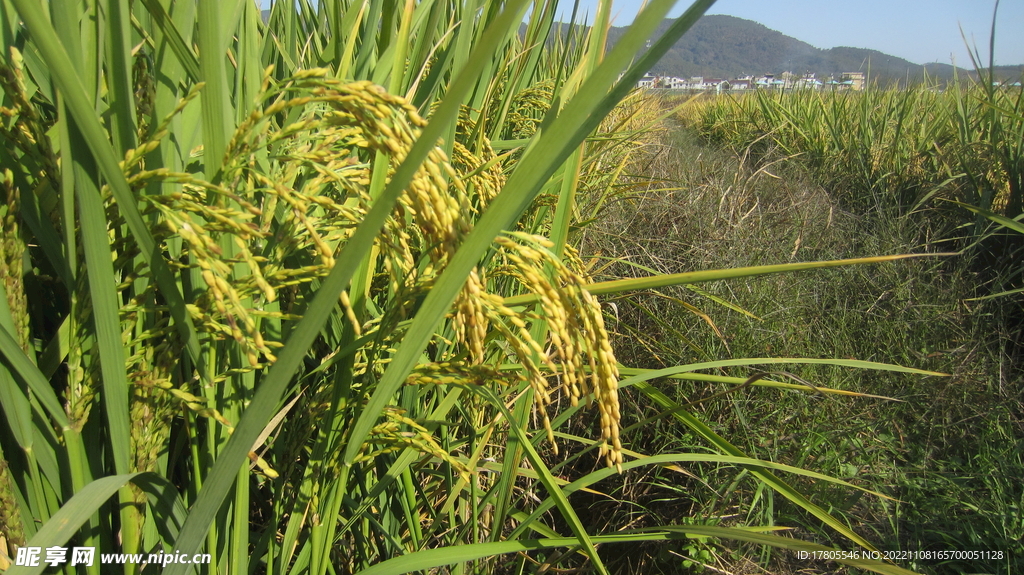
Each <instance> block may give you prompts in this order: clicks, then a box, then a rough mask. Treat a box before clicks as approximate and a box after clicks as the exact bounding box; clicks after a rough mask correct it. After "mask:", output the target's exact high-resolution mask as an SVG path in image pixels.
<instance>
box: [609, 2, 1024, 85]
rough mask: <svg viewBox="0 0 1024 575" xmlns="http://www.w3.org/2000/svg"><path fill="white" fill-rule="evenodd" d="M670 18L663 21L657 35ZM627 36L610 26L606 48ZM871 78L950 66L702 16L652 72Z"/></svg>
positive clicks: (947, 71) (1009, 73)
mask: <svg viewBox="0 0 1024 575" xmlns="http://www.w3.org/2000/svg"><path fill="white" fill-rule="evenodd" d="M671 22H672V21H671V20H666V21H665V22H663V23H662V27H661V29H660V30H659V33H660V32H661V31H663V30H664V29H666V28H667V27H668V26H669V24H671ZM624 32H625V27H613V28H612V29H611V31H610V33H609V40H610V44H612V45H614V43H615V42H616V41H617V40H618V39H619V38H620V37H621V36H622V34H623V33H624ZM869 66H870V74H871V77H872V79H873V80H875V81H877V82H879V83H881V84H888V83H890V82H893V81H901V82H902V81H906V80H908V79H909V80H910V81H912V82H917V81H920V80H921V79H923V78H924V73H925V71H926V70H927V73H928V76H929V77H931V78H934V79H937V80H943V81H944V80H949V79H951V78H952V77H953V73H954V68H953V66H951V65H949V64H938V63H933V64H926V65H921V64H915V63H913V62H910V61H907V60H904V59H902V58H898V57H896V56H891V55H889V54H885V53H882V52H879V51H877V50H869V49H865V48H850V47H846V46H843V47H837V48H830V49H820V48H815V47H814V46H812V45H810V44H808V43H806V42H802V41H800V40H797V39H796V38H791V37H789V36H786V35H785V34H782V33H781V32H777V31H775V30H772V29H770V28H768V27H766V26H764V25H762V24H758V23H757V22H754V21H751V20H744V19H742V18H736V17H734V16H724V15H712V16H705V17H703V18H701V19H700V21H698V22H697V24H695V25H694V27H693V28H692V29H691V30H690V32H689V33H688V34H686V35H685V36H683V38H682V39H681V40H680V41H679V42H677V43H676V45H675V46H673V47H672V49H671V50H669V52H668V54H666V55H665V57H664V58H662V59H661V61H660V62H659V63H658V65H657V66H655V67H654V69H652V70H651V71H652V72H653V73H655V74H658V75H666V76H679V77H689V76H709V77H721V78H736V77H740V76H744V75H754V76H756V75H760V74H781V73H783V72H793V73H796V74H804V73H808V72H813V73H815V74H817V75H818V76H819V77H827V76H830V75H839V74H842V73H844V72H858V71H859V72H868V71H869V70H868V68H869ZM1022 72H1024V66H1020V65H1018V66H1001V67H998V68H997V69H996V75H997V76H999V77H1003V78H1012V79H1019V77H1020V75H1021V73H1022Z"/></svg>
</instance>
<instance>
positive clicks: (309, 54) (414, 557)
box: [0, 0, 930, 575]
mask: <svg viewBox="0 0 1024 575" xmlns="http://www.w3.org/2000/svg"><path fill="white" fill-rule="evenodd" d="M712 3H713V2H712V1H711V0H699V1H697V2H695V3H694V4H693V6H691V7H690V9H689V10H688V11H687V12H686V13H685V14H684V15H683V16H682V17H680V18H679V19H677V20H676V21H675V22H674V23H673V24H672V26H671V27H669V29H668V31H667V32H666V33H665V34H664V35H663V36H662V37H660V38H658V39H656V40H655V41H654V42H653V43H652V44H651V47H650V48H649V49H647V50H646V51H645V52H644V53H643V55H640V56H638V55H637V54H639V53H640V52H641V50H642V49H643V48H644V47H645V46H646V44H647V42H648V39H649V38H650V37H651V35H652V34H653V32H654V30H655V28H656V27H657V26H658V25H659V24H660V23H661V21H662V20H663V18H664V17H665V15H666V14H667V13H668V10H669V9H670V8H671V6H672V4H673V2H669V1H664V0H662V1H653V2H650V3H648V6H647V7H646V8H645V9H644V10H643V11H642V12H641V13H640V15H638V17H637V19H636V21H635V22H634V24H633V26H632V27H631V29H630V31H629V32H628V33H627V34H626V35H625V36H624V37H623V38H622V39H621V40H620V41H619V42H618V43H617V44H616V46H615V48H614V49H613V50H611V51H608V52H607V53H606V50H605V42H604V39H605V34H604V33H605V30H606V28H607V25H608V20H609V14H610V2H602V3H601V5H600V8H599V9H598V11H597V13H596V15H595V20H594V25H593V26H592V27H589V28H586V29H584V28H581V27H579V26H573V25H571V23H570V26H568V27H567V28H562V27H560V26H559V25H557V24H556V23H555V22H554V14H555V8H556V3H555V2H528V1H526V0H511V1H508V2H502V3H493V2H483V1H481V0H464V1H460V2H442V1H439V0H420V1H414V0H406V1H405V2H386V1H383V0H366V1H355V0H352V1H344V0H339V1H336V2H323V3H319V4H316V5H314V4H313V3H310V2H308V1H306V0H300V1H299V2H297V3H280V2H278V3H274V4H273V7H272V8H271V10H270V13H269V18H268V19H267V20H266V22H264V20H263V18H262V17H261V16H262V15H261V13H260V11H259V9H258V7H257V5H256V4H255V3H253V2H251V1H249V0H238V1H234V2H215V1H213V0H199V1H198V2H195V3H192V2H171V1H169V0H141V1H139V2H134V3H129V2H124V1H119V0H101V1H97V2H92V1H87V2H74V1H70V0H54V1H53V2H50V3H47V4H42V3H40V2H38V1H36V0H2V2H0V11H2V18H0V26H2V29H0V34H2V35H3V38H4V52H3V57H2V64H0V83H2V87H3V104H2V105H3V107H2V112H3V113H2V117H0V120H2V128H0V133H2V134H3V136H4V138H5V142H6V145H5V146H3V147H2V149H0V164H2V166H3V170H4V171H3V193H4V195H3V197H4V204H3V207H2V208H0V217H2V219H3V229H2V234H3V236H2V242H0V248H2V250H3V251H2V254H0V256H2V257H0V277H2V278H3V281H2V282H0V288H2V290H3V295H4V297H2V298H0V302H3V305H0V358H2V365H0V408H2V410H3V412H4V416H5V420H4V421H5V423H4V424H3V426H2V428H0V450H2V451H0V502H2V506H0V533H2V535H3V538H4V543H5V544H6V545H5V546H4V547H5V548H4V549H2V550H3V551H4V552H5V553H4V555H3V556H0V559H2V560H3V561H5V562H7V563H8V564H9V563H10V562H11V561H12V560H15V561H18V562H19V564H18V565H16V566H13V567H11V568H10V570H9V571H10V573H41V572H42V571H43V570H44V569H45V568H46V567H47V564H46V562H45V561H35V562H31V561H28V556H27V554H26V553H25V552H24V551H23V550H25V549H29V548H40V549H42V548H49V547H62V546H63V547H71V546H72V545H73V546H82V547H90V548H94V549H98V550H99V553H115V552H117V553H125V554H142V555H143V556H146V557H148V556H149V554H163V555H164V556H168V555H173V556H174V557H179V556H185V557H192V556H193V555H194V554H196V553H200V552H201V553H206V554H208V557H209V562H204V563H203V564H201V565H192V564H188V563H179V562H173V563H170V564H164V565H162V567H164V572H165V573H168V574H171V575H174V574H181V573H186V572H192V571H197V570H198V571H200V572H203V573H256V572H260V573H268V574H269V573H275V574H276V573H279V574H286V573H306V572H311V573H317V574H323V573H329V572H330V573H339V572H341V573H349V572H353V573H354V572H361V573H399V572H407V571H410V570H425V569H431V568H434V567H441V566H448V565H452V567H451V569H452V570H453V571H457V572H466V571H480V572H484V571H489V570H492V569H494V568H497V567H498V566H499V565H500V564H501V561H502V560H501V559H499V558H498V557H500V556H502V555H507V554H511V559H507V561H509V562H511V564H515V565H517V566H518V568H520V569H522V568H525V566H526V565H527V564H529V563H530V562H531V561H538V560H539V561H542V562H562V563H564V564H566V565H583V564H584V563H589V564H590V566H591V568H593V569H594V570H596V571H597V572H606V569H605V567H604V564H603V563H602V560H601V555H600V554H599V553H598V550H597V545H599V544H601V545H604V544H608V545H612V544H615V543H623V542H631V541H641V540H644V541H662V540H669V539H676V538H683V537H686V536H688V535H694V534H695V535H702V534H703V535H710V536H722V537H731V538H735V539H738V540H743V541H751V542H755V543H759V544H765V545H774V546H782V547H786V548H791V549H802V550H810V549H823V548H822V547H820V546H815V545H813V544H810V543H802V542H798V541H793V540H791V539H787V538H782V537H778V536H773V535H769V534H765V533H763V531H765V529H760V530H759V529H757V526H753V527H754V530H751V529H729V528H721V527H701V526H698V525H685V526H671V525H670V526H664V528H660V529H657V530H643V531H637V532H616V533H608V534H597V533H591V530H590V529H589V528H588V526H587V525H584V523H583V521H582V520H581V519H580V516H579V513H578V512H577V510H576V509H574V507H573V505H572V504H571V503H570V501H569V495H570V494H572V493H573V492H574V491H577V490H579V489H584V488H588V486H589V485H592V484H593V483H594V482H596V481H598V480H600V479H602V478H604V477H607V476H609V475H611V474H614V473H622V472H628V470H629V469H632V468H636V467H641V466H647V465H662V464H668V463H671V462H672V461H675V460H687V458H690V459H693V458H698V459H702V460H706V461H718V462H722V463H728V464H733V465H742V466H746V467H747V468H748V469H750V471H751V473H753V474H755V475H756V476H757V477H758V478H759V479H760V480H761V481H763V482H764V483H765V484H766V485H767V486H770V487H771V488H772V489H775V490H777V491H779V492H780V493H781V494H782V495H784V496H786V497H788V498H790V499H792V500H793V501H795V502H796V503H797V504H798V505H800V506H802V507H803V508H804V509H806V510H807V512H808V513H810V514H811V515H813V516H815V517H817V518H819V519H820V520H821V521H823V522H825V523H826V524H827V525H829V526H831V527H832V528H834V529H835V530H837V531H838V532H839V533H841V534H842V535H843V536H845V537H847V538H848V539H849V540H850V541H851V542H852V543H853V544H855V545H860V546H862V547H865V548H868V549H870V545H869V544H868V543H867V541H866V540H864V539H863V538H862V537H860V536H858V535H857V534H855V533H853V532H852V531H850V530H849V529H848V528H847V527H846V526H845V525H843V524H842V523H841V522H839V521H838V520H836V519H835V518H834V517H832V516H831V515H829V514H828V513H827V512H826V511H825V510H823V509H821V508H820V507H817V506H816V505H814V504H813V503H812V502H810V501H808V500H807V499H806V498H804V497H803V496H802V495H801V494H800V493H799V492H797V491H796V490H794V489H793V488H792V487H791V486H790V485H789V484H787V483H786V482H785V481H784V480H782V479H781V478H780V477H779V476H778V475H776V471H784V472H787V473H796V474H800V475H804V476H808V477H814V478H816V479H819V480H823V481H832V482H836V483H838V484H841V485H845V486H847V487H851V488H852V487H853V486H852V485H849V484H848V483H845V482H842V481H840V480H837V479H833V478H828V477H824V476H820V475H819V474H816V473H814V472H811V471H807V470H802V469H798V468H794V467H789V466H786V465H783V464H778V463H771V462H763V461H757V460H754V459H751V458H749V457H747V456H745V455H744V454H743V453H742V452H741V451H740V450H739V449H737V448H736V447H734V446H733V445H732V444H730V443H729V442H728V441H726V440H725V439H724V438H722V437H720V436H719V435H718V434H716V433H715V432H714V431H713V430H711V429H710V428H708V427H707V426H706V425H705V424H703V423H701V422H700V421H699V420H698V419H697V418H696V417H694V416H693V415H692V414H690V413H689V412H687V411H685V410H682V409H680V408H679V406H672V405H671V401H670V400H668V399H667V398H665V397H663V396H661V395H659V394H658V393H657V391H656V390H654V389H653V388H652V387H650V386H649V385H647V384H646V382H647V381H649V380H651V379H653V378H656V377H668V376H677V375H680V374H691V375H692V374H696V373H698V372H699V371H700V370H706V369H713V368H718V367H723V366H727V365H737V366H746V365H751V364H756V363H778V362H783V361H797V360H780V359H777V358H773V359H762V360H730V361H727V362H717V363H716V362H711V363H705V364H695V365H687V366H678V367H675V368H672V369H670V370H662V371H627V370H626V369H624V368H622V367H621V366H619V364H618V363H617V361H616V360H615V356H614V351H613V350H612V348H611V346H610V344H609V338H608V334H607V331H606V329H605V327H604V319H603V310H602V307H601V304H600V302H599V300H598V299H597V298H598V296H600V295H602V294H608V293H618V292H623V291H629V290H637V289H647V288H651V287H658V286H663V285H670V284H681V283H682V284H687V283H698V282H703V281H713V280H718V279H727V278H739V277H746V276H750V275H759V274H765V273H781V272H787V271H795V270H800V269H812V268H816V267H829V266H836V265H850V264H865V263H875V262H879V261H887V260H890V259H895V257H898V256H894V257H888V256H886V257H878V258H862V259H859V260H849V261H838V262H814V263H803V264H783V265H775V266H762V267H754V268H741V269H733V270H722V271H718V272H714V271H712V272H693V273H690V274H677V275H670V276H654V277H648V278H640V279H633V280H622V281H612V282H605V283H599V284H593V283H590V281H589V279H588V277H587V273H586V266H585V265H584V264H583V262H581V261H580V259H579V257H578V256H577V255H576V252H575V250H574V248H573V246H572V243H571V235H572V234H571V232H572V230H573V227H574V226H576V225H581V222H582V223H585V220H586V218H587V217H588V216H587V215H586V214H585V213H584V212H583V211H581V205H583V204H581V203H580V202H578V201H577V192H578V191H579V190H580V189H581V188H586V189H590V190H597V191H598V192H599V193H600V194H605V195H607V193H610V192H609V190H610V189H611V186H612V185H613V184H612V183H611V181H609V180H604V181H603V183H602V179H601V178H603V177H604V176H605V170H603V169H602V166H606V165H611V166H623V165H625V163H624V162H625V160H624V158H625V157H626V155H628V153H629V150H630V146H631V141H632V140H631V138H632V137H633V136H634V135H635V134H636V133H637V128H636V126H632V125H630V124H629V122H628V121H627V119H628V118H629V117H635V116H630V115H629V114H628V112H627V113H625V116H622V115H621V114H623V112H622V110H623V108H619V109H618V110H619V111H618V112H616V113H617V114H620V116H619V118H620V120H621V121H619V120H615V119H612V120H609V121H608V122H607V123H605V124H604V128H603V130H604V131H603V132H602V131H598V132H597V135H596V136H595V135H594V134H595V131H597V130H599V128H601V123H602V120H603V119H604V118H605V116H606V115H608V114H609V113H611V112H612V111H613V110H616V106H617V105H618V104H619V102H620V101H622V100H623V98H625V97H627V95H628V94H629V93H630V91H631V89H632V86H633V85H634V83H635V81H636V80H637V79H638V78H639V77H641V76H642V75H643V73H645V72H646V71H647V69H649V68H650V66H651V65H652V64H653V62H654V61H656V59H657V58H658V57H660V56H661V55H662V54H663V53H664V52H665V51H666V50H667V49H668V47H669V46H671V45H672V44H673V43H674V42H675V41H676V40H677V39H678V38H679V37H680V36H681V35H682V34H683V33H684V32H685V31H686V30H687V29H688V28H689V27H690V26H691V25H692V24H693V22H694V21H696V19H697V18H699V17H700V15H701V14H702V13H703V12H704V11H706V10H707V9H708V7H709V6H710V5H711V4H712ZM524 19H525V27H523V28H522V29H521V23H523V22H524ZM521 30H522V31H521ZM584 179H585V180H586V181H585V182H584V181H583V180H584ZM588 197H589V196H588ZM599 212H600V210H599V209H596V208H595V209H594V210H592V211H591V212H589V213H590V214H591V216H590V217H594V216H596V215H597V214H599ZM838 364H839V365H847V366H851V367H861V368H870V369H887V370H900V371H910V372H913V373H918V374H929V373H930V372H924V371H918V370H911V369H909V368H901V367H897V366H889V365H881V364H871V363H866V362H850V361H840V362H838ZM623 375H628V377H625V378H623ZM751 377H752V376H749V375H747V376H745V377H740V376H737V377H733V378H731V379H730V378H726V379H725V380H722V381H729V382H736V381H738V382H740V383H742V382H743V381H744V380H750V379H751ZM753 379H754V380H760V379H761V378H760V377H754V378H753ZM761 383H764V382H761ZM776 385H779V384H776ZM629 386H634V387H635V388H636V389H638V390H640V391H641V392H642V393H644V394H645V395H646V396H647V397H649V398H650V400H651V401H652V402H654V403H655V404H657V405H659V406H661V407H664V408H666V409H668V410H670V411H671V413H672V417H673V418H675V419H676V420H678V421H679V422H680V423H681V424H682V425H685V426H688V427H689V428H690V429H692V430H694V432H695V433H698V434H700V435H701V436H702V437H703V438H704V439H705V440H706V441H707V442H708V443H709V444H710V445H711V447H712V448H713V449H715V450H716V451H717V452H718V453H719V454H717V455H704V454H701V455H694V454H661V455H660V456H657V457H647V456H646V455H645V454H642V453H638V452H633V451H627V449H626V447H625V446H624V442H627V441H628V438H624V437H622V436H621V433H620V429H619V427H620V425H619V421H620V406H619V402H618V392H619V390H620V389H622V388H624V387H629ZM798 387H799V386H798ZM814 389H817V388H814ZM804 390H805V391H812V388H805V389H804ZM562 398H564V403H566V404H568V405H562V403H563V399H562ZM585 406H589V407H590V408H591V410H590V411H592V412H594V415H592V416H589V417H592V418H593V419H594V420H595V421H596V422H597V423H596V428H597V434H596V435H597V437H594V438H589V439H584V438H577V439H575V440H576V441H581V442H583V443H584V444H585V446H586V448H587V449H588V450H593V451H596V452H597V457H598V458H599V459H600V461H602V462H603V463H604V466H603V468H602V469H600V470H599V471H596V472H593V473H590V474H588V475H586V476H584V477H581V478H577V479H575V480H574V481H572V482H571V483H570V482H568V481H566V480H564V479H561V478H558V477H556V476H555V475H554V474H553V473H552V470H551V468H550V461H551V458H553V457H556V456H557V453H558V440H557V437H556V435H557V434H558V431H557V430H558V429H559V427H560V426H562V425H564V423H565V421H566V420H567V419H568V418H569V417H570V416H574V415H575V414H576V413H577V412H579V411H581V410H582V409H583V408H584V407H585ZM583 416H584V415H581V416H580V417H583ZM563 441H564V439H563ZM524 485H526V486H528V487H527V488H524ZM541 487H542V488H543V492H544V496H543V497H539V496H537V495H536V494H535V493H534V489H538V490H539V489H540V488H541ZM549 510H554V511H557V513H554V512H549ZM556 527H557V529H556ZM558 529H564V530H563V531H562V532H559V530H558ZM759 531H762V532H759ZM37 559H38V558H37ZM154 561H156V560H148V559H143V560H139V561H136V562H134V563H133V562H131V561H129V562H128V563H126V564H125V565H124V566H123V569H124V572H125V573H136V572H138V571H139V570H140V565H139V564H141V563H147V562H148V563H150V565H149V566H147V567H146V569H149V570H152V569H153V568H154V567H152V563H153V562H154ZM58 563H59V562H58ZM847 563H849V564H852V565H857V566H861V567H863V568H865V569H870V570H874V571H877V572H882V573H905V572H906V571H905V570H902V569H900V568H898V567H895V566H892V565H888V564H884V563H880V562H873V561H866V560H850V561H847ZM59 566H60V568H61V569H63V570H65V571H66V572H78V571H84V572H86V573H99V572H100V571H101V569H100V566H99V562H98V561H97V562H95V563H93V564H92V565H89V566H72V565H70V564H68V563H60V564H59ZM106 569H108V568H104V570H106Z"/></svg>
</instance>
